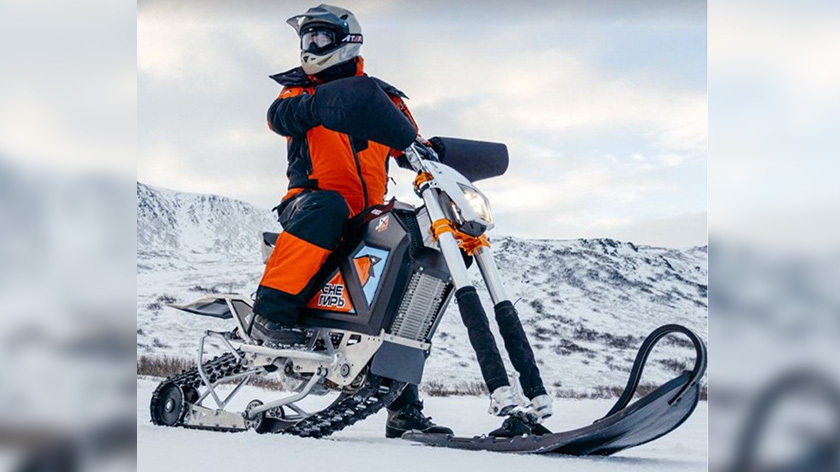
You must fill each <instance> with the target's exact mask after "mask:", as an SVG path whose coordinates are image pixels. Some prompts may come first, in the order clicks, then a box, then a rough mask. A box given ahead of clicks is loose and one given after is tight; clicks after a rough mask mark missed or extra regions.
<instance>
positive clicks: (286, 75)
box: [269, 56, 365, 87]
mask: <svg viewBox="0 0 840 472" xmlns="http://www.w3.org/2000/svg"><path fill="white" fill-rule="evenodd" d="M353 60H354V61H355V62H356V76H359V75H364V74H365V60H364V59H363V58H362V56H357V57H356V58H354V59H353ZM269 77H271V78H272V79H274V81H275V82H277V83H278V84H280V85H283V86H285V87H290V86H291V87H294V86H297V87H311V86H314V85H319V84H321V83H323V82H322V81H321V80H319V79H318V78H317V77H316V76H314V75H306V72H304V71H303V68H302V67H295V68H294V69H289V70H287V71H286V72H280V73H278V74H274V75H270V76H269Z"/></svg>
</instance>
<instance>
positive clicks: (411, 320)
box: [389, 272, 449, 342]
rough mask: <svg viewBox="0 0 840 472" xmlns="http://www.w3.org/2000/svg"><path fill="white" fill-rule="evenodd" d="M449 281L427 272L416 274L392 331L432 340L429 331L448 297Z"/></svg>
mask: <svg viewBox="0 0 840 472" xmlns="http://www.w3.org/2000/svg"><path fill="white" fill-rule="evenodd" d="M448 285H449V284H448V283H447V282H445V281H443V280H441V279H439V278H437V277H432V276H430V275H426V274H424V273H423V272H415V273H414V274H412V275H411V279H410V280H409V282H408V288H407V289H406V292H405V296H403V300H402V303H400V307H399V309H397V315H396V316H395V317H394V322H393V323H391V329H390V330H389V333H390V334H393V335H395V336H399V337H401V338H408V339H413V340H415V341H421V342H426V341H428V337H429V332H430V331H431V330H432V327H433V326H434V325H435V321H436V320H437V317H438V316H439V314H440V313H439V312H440V308H441V305H442V304H443V302H444V299H445V298H446V293H447V287H448Z"/></svg>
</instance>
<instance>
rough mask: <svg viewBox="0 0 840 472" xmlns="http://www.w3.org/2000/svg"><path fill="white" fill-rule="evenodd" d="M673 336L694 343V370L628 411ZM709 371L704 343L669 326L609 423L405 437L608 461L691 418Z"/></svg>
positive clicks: (647, 347) (656, 336)
mask: <svg viewBox="0 0 840 472" xmlns="http://www.w3.org/2000/svg"><path fill="white" fill-rule="evenodd" d="M673 332H680V333H683V334H685V335H686V336H688V337H689V339H691V341H692V342H693V343H694V346H695V349H696V351H697V359H696V361H695V366H694V369H693V370H692V371H685V372H683V373H682V374H680V375H679V376H678V377H676V378H674V379H672V380H670V381H669V382H667V383H665V384H664V385H662V386H661V387H659V388H658V389H656V390H654V391H653V392H651V393H649V394H647V395H645V396H644V397H642V398H641V399H639V400H638V401H636V402H635V403H633V404H632V405H630V406H627V405H628V403H629V402H630V400H631V399H632V398H633V395H634V394H635V391H636V388H637V387H638V384H639V379H640V378H641V374H642V370H643V368H644V364H645V362H646V361H647V357H648V355H649V354H650V351H651V349H652V348H653V346H654V344H656V342H657V341H659V340H660V339H662V338H663V337H664V336H665V335H667V334H669V333H673ZM705 371H706V347H705V345H704V344H703V342H702V341H701V340H700V339H699V338H698V337H697V336H696V335H695V334H694V333H693V332H691V331H690V330H688V329H687V328H685V327H683V326H679V325H666V326H663V327H661V328H659V329H657V330H656V331H654V332H653V333H651V335H650V336H648V338H647V339H646V340H645V342H644V343H643V344H642V347H641V348H640V349H639V353H638V355H637V356H636V360H635V362H634V365H633V369H632V371H631V375H630V379H629V381H628V383H627V386H626V387H625V390H624V393H623V394H622V395H621V398H619V400H618V402H616V404H615V405H614V406H613V408H612V409H611V410H610V411H609V413H607V415H606V416H605V417H604V418H601V419H599V420H597V421H595V422H594V423H593V424H591V425H588V426H584V427H582V428H578V429H574V430H571V431H564V432H561V433H550V434H543V435H534V434H530V435H522V436H515V437H511V438H497V437H492V436H476V437H472V438H466V437H457V436H451V435H443V434H423V433H420V432H416V431H409V432H407V433H405V434H403V436H402V438H403V439H406V440H409V441H414V442H418V443H422V444H426V445H429V446H437V447H446V448H452V449H465V450H472V451H494V452H511V453H519V454H568V455H575V456H584V455H600V456H608V455H611V454H615V453H616V452H618V451H621V450H624V449H627V448H630V447H635V446H638V445H641V444H644V443H647V442H650V441H653V440H655V439H657V438H660V437H662V436H664V435H666V434H668V433H670V432H671V431H673V430H674V429H676V428H677V427H679V426H680V425H681V424H682V423H683V422H684V421H685V420H686V419H688V417H689V416H691V413H692V412H694V409H695V407H696V406H697V403H698V402H699V401H700V382H699V380H700V378H701V377H702V376H703V374H704V372H705Z"/></svg>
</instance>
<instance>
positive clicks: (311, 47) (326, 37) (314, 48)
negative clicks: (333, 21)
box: [300, 28, 338, 53]
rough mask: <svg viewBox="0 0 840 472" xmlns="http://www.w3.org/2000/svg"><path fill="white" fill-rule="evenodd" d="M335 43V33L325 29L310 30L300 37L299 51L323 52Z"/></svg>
mask: <svg viewBox="0 0 840 472" xmlns="http://www.w3.org/2000/svg"><path fill="white" fill-rule="evenodd" d="M337 43H338V41H337V39H336V34H335V32H334V31H332V30H329V29H326V28H317V29H312V30H309V31H307V32H305V33H303V34H302V35H301V36H300V50H301V51H306V52H314V53H319V52H324V51H327V50H329V49H331V48H332V47H334V46H335V45H336V44H337Z"/></svg>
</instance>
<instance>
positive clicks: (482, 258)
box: [474, 247, 510, 305]
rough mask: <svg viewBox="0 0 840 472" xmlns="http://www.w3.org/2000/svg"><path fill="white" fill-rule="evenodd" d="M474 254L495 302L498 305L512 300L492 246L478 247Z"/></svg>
mask: <svg viewBox="0 0 840 472" xmlns="http://www.w3.org/2000/svg"><path fill="white" fill-rule="evenodd" d="M474 256H475V260H476V262H478V269H479V270H480V271H481V275H482V276H483V277H484V282H485V283H486V284H487V290H488V291H489V292H490V298H492V299H493V304H494V305H498V304H499V303H502V302H503V301H506V300H510V299H509V298H508V295H507V291H505V286H504V284H503V283H502V275H501V274H499V268H498V267H496V261H495V260H494V259H493V252H492V251H491V250H490V248H489V247H481V248H478V250H476V252H475V254H474Z"/></svg>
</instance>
